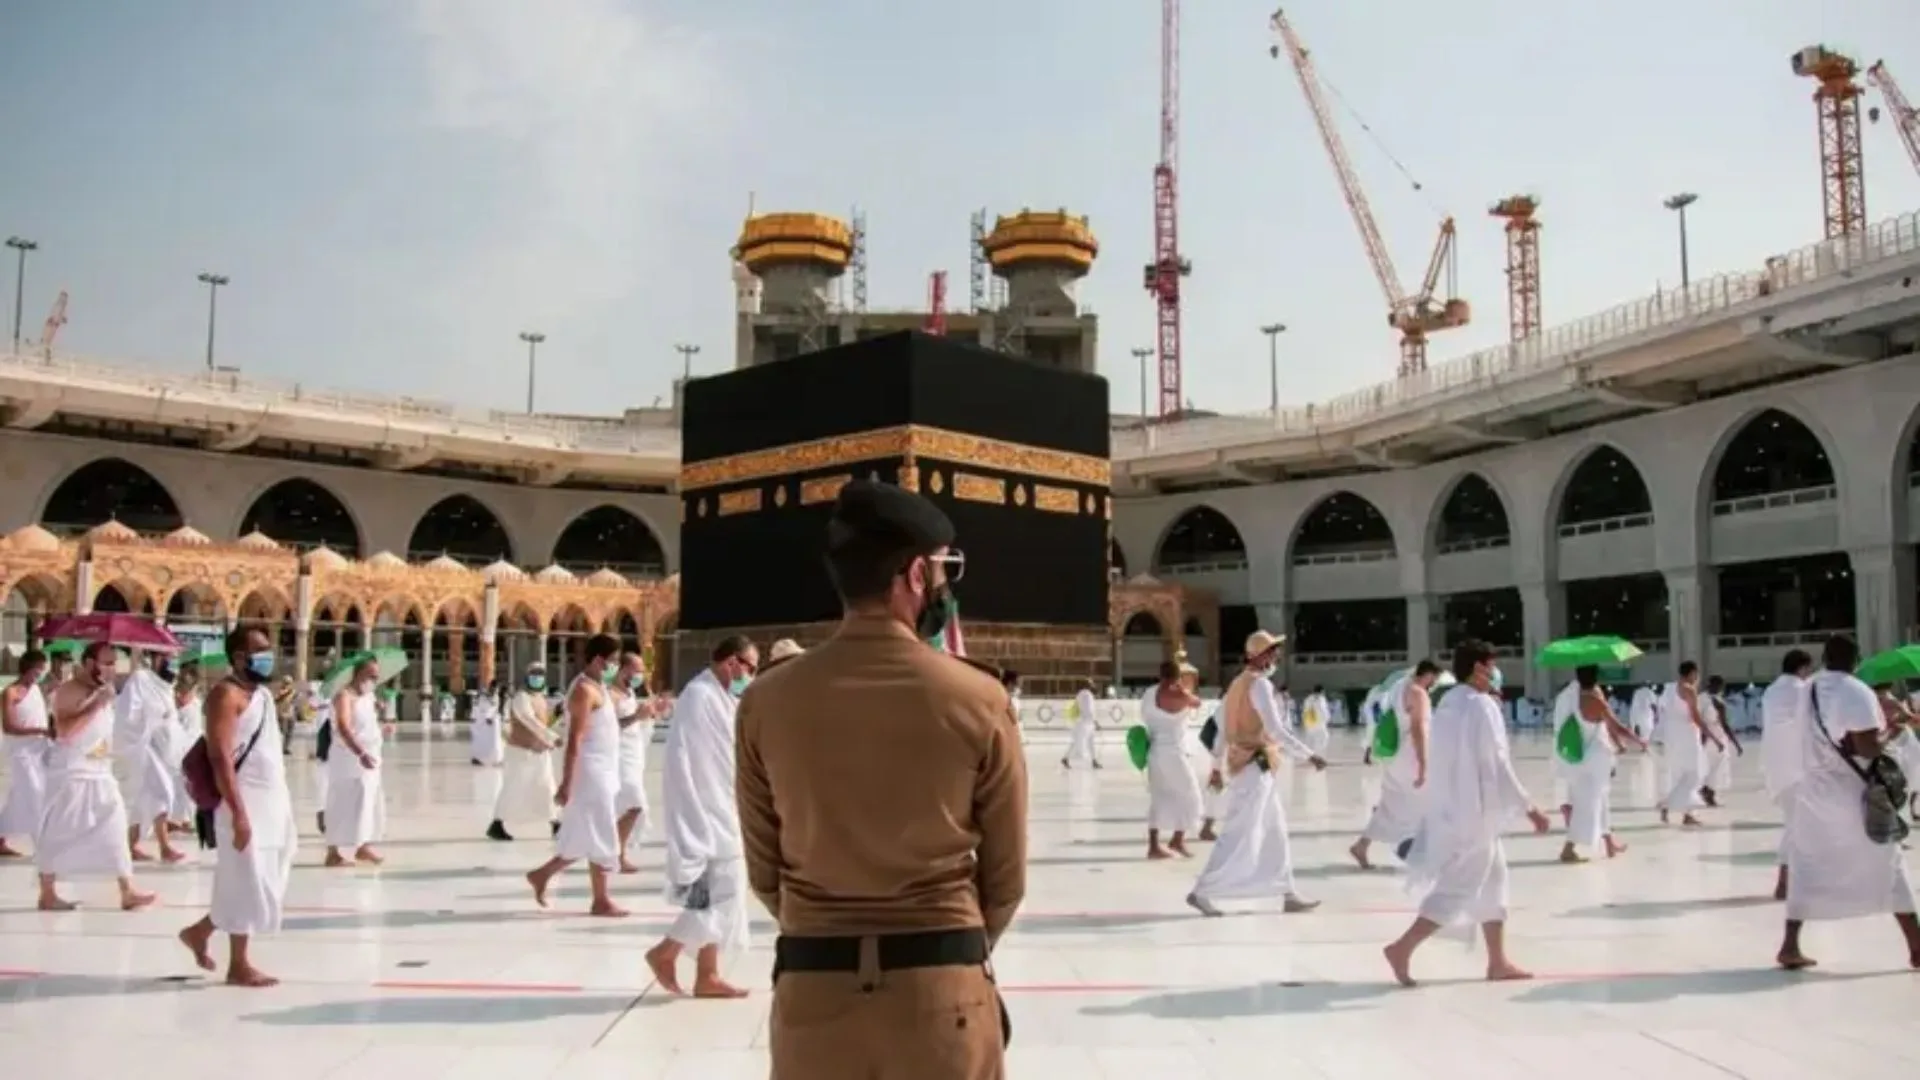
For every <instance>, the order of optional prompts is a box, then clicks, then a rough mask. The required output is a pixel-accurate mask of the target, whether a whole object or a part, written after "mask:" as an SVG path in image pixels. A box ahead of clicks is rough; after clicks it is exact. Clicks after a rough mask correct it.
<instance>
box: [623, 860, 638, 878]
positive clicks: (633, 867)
mask: <svg viewBox="0 0 1920 1080" xmlns="http://www.w3.org/2000/svg"><path fill="white" fill-rule="evenodd" d="M620 872H621V873H623V874H637V873H639V872H640V867H639V865H638V864H637V863H635V862H634V861H633V860H632V859H629V858H627V857H625V856H621V858H620Z"/></svg>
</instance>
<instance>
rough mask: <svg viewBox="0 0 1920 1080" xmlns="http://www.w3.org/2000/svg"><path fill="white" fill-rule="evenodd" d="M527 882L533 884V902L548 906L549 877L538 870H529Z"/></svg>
mask: <svg viewBox="0 0 1920 1080" xmlns="http://www.w3.org/2000/svg"><path fill="white" fill-rule="evenodd" d="M527 884H528V885H531V886H533V902H534V903H536V904H539V905H540V906H541V907H546V906H547V878H546V875H544V874H542V873H541V872H540V871H538V870H529V871H527Z"/></svg>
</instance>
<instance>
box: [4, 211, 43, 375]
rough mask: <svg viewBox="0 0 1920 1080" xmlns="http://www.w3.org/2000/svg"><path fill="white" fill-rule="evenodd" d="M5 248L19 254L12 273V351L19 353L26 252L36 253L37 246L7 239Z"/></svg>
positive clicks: (38, 246) (25, 292) (16, 239)
mask: <svg viewBox="0 0 1920 1080" xmlns="http://www.w3.org/2000/svg"><path fill="white" fill-rule="evenodd" d="M7 246H8V247H10V248H12V249H13V250H15V251H17V252H19V253H20V258H19V261H18V262H16V263H15V264H14V271H13V351H14V352H15V353H18V352H19V351H20V314H21V305H22V304H23V303H24V302H25V301H26V298H27V252H29V251H37V250H39V248H40V245H39V244H36V243H34V242H33V241H31V240H28V239H26V238H25V237H20V236H9V237H7Z"/></svg>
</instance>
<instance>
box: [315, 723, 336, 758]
mask: <svg viewBox="0 0 1920 1080" xmlns="http://www.w3.org/2000/svg"><path fill="white" fill-rule="evenodd" d="M332 749H333V717H331V716H329V717H327V718H326V719H325V720H322V721H321V722H320V730H318V731H316V732H314V733H313V756H314V757H315V758H316V759H318V760H320V761H325V760H327V751H329V750H332Z"/></svg>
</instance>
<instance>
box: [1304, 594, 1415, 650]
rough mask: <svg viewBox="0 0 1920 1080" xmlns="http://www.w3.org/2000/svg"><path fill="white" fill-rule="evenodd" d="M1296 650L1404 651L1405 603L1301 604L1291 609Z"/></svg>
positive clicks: (1344, 602)
mask: <svg viewBox="0 0 1920 1080" xmlns="http://www.w3.org/2000/svg"><path fill="white" fill-rule="evenodd" d="M1293 630H1294V638H1295V644H1296V650H1295V651H1297V652H1301V653H1364V652H1403V651H1405V650H1406V647H1407V602H1406V601H1405V600H1403V599H1391V600H1338V601H1327V602H1321V603H1310V604H1300V605H1298V606H1297V607H1295V608H1294V611H1293Z"/></svg>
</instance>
